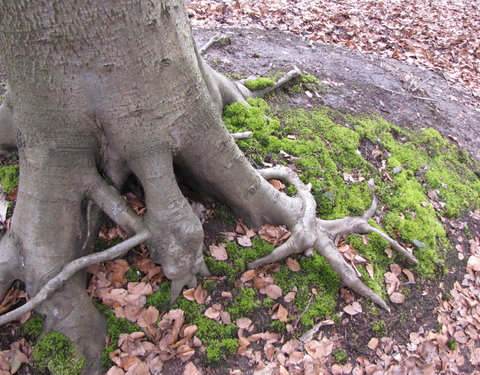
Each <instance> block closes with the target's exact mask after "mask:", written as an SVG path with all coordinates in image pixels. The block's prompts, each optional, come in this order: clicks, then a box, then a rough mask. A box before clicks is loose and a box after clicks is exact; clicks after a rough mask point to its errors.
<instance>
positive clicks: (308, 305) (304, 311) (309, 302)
mask: <svg viewBox="0 0 480 375" xmlns="http://www.w3.org/2000/svg"><path fill="white" fill-rule="evenodd" d="M314 298H315V294H313V293H312V295H311V296H310V299H309V301H308V303H307V307H305V310H303V312H302V313H301V314H300V315H299V316H298V318H297V319H296V320H295V324H294V325H293V328H294V329H297V326H298V323H299V322H300V319H302V317H303V316H304V315H305V314H306V313H307V311H308V309H309V308H310V306H311V304H312V302H313V299H314Z"/></svg>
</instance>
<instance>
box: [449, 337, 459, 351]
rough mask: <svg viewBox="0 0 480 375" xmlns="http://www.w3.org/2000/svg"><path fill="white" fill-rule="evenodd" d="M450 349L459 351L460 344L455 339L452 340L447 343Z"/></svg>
mask: <svg viewBox="0 0 480 375" xmlns="http://www.w3.org/2000/svg"><path fill="white" fill-rule="evenodd" d="M447 346H448V349H450V350H455V349H457V346H458V343H457V341H456V340H455V339H451V340H450V341H448V342H447Z"/></svg>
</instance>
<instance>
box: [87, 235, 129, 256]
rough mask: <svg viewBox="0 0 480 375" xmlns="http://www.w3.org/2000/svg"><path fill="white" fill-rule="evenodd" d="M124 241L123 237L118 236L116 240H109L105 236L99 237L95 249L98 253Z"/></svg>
mask: <svg viewBox="0 0 480 375" xmlns="http://www.w3.org/2000/svg"><path fill="white" fill-rule="evenodd" d="M122 241H123V238H117V239H116V240H113V241H112V242H108V241H107V240H106V239H105V238H102V237H97V239H96V240H95V247H94V251H95V252H96V253H98V252H100V251H104V250H107V249H109V248H110V247H112V246H115V245H118V244H119V243H121V242H122Z"/></svg>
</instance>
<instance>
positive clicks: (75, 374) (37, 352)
mask: <svg viewBox="0 0 480 375" xmlns="http://www.w3.org/2000/svg"><path fill="white" fill-rule="evenodd" d="M32 356H33V360H34V365H35V367H36V368H38V369H39V370H40V371H45V370H47V369H48V370H49V371H50V373H51V374H52V375H80V374H81V373H82V370H83V367H84V364H85V359H84V358H83V357H80V356H79V355H78V354H77V351H76V349H75V344H74V343H73V342H72V341H71V340H70V339H69V338H68V337H66V336H65V335H63V334H61V333H59V332H56V331H51V332H48V333H46V334H43V335H42V336H40V338H39V340H38V341H37V343H36V344H35V347H34V349H33V354H32Z"/></svg>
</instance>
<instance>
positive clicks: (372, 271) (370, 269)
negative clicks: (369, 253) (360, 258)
mask: <svg viewBox="0 0 480 375" xmlns="http://www.w3.org/2000/svg"><path fill="white" fill-rule="evenodd" d="M365 269H366V270H367V272H368V275H369V276H370V278H371V279H372V280H374V279H375V272H374V270H373V267H372V265H371V264H370V263H366V264H365Z"/></svg>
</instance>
